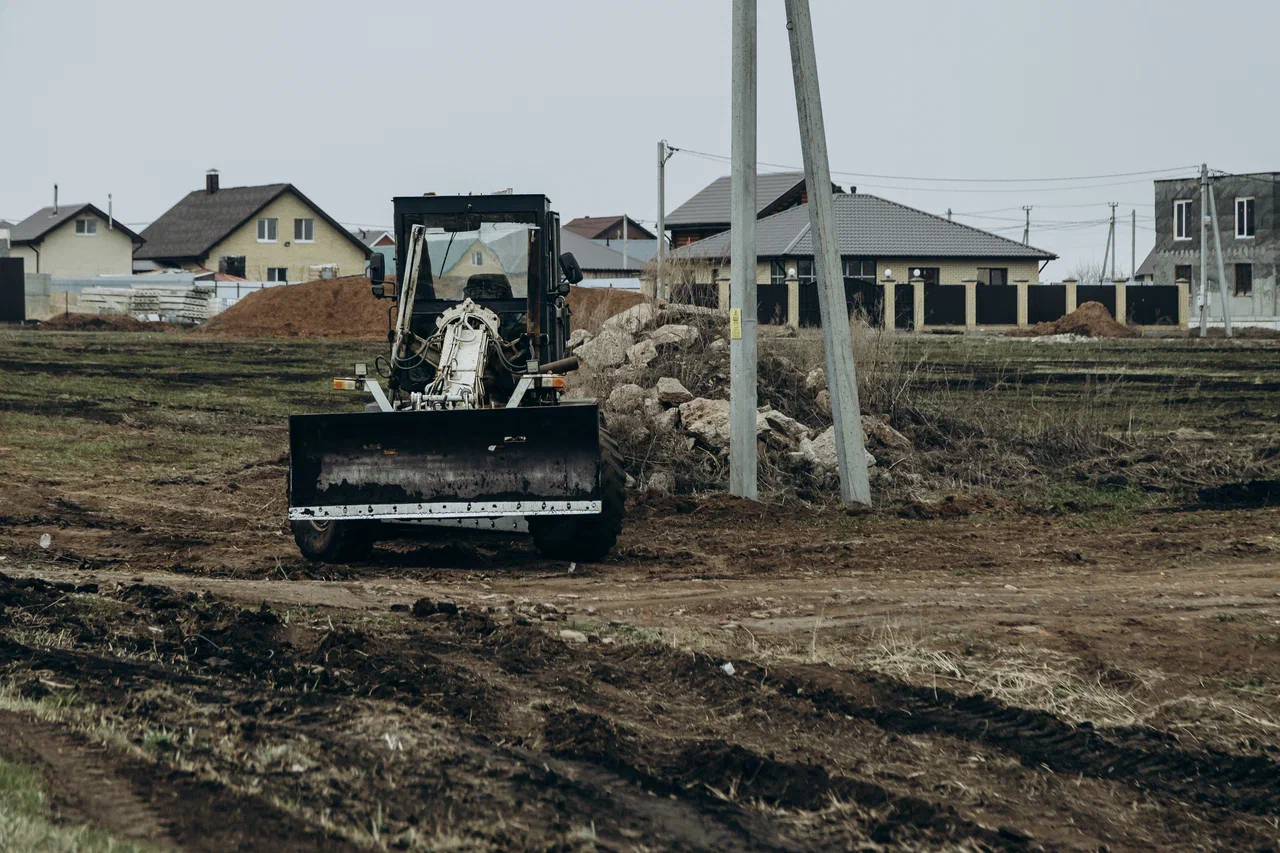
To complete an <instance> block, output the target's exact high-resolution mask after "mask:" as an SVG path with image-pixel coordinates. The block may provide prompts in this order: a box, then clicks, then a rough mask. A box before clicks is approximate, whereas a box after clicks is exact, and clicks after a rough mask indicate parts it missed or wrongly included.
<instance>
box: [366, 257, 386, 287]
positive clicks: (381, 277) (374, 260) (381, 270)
mask: <svg viewBox="0 0 1280 853" xmlns="http://www.w3.org/2000/svg"><path fill="white" fill-rule="evenodd" d="M386 280H387V256H386V255H384V254H382V253H381V252H374V253H373V254H372V255H371V256H370V257H369V283H370V284H382V283H383V282H384V281H386Z"/></svg>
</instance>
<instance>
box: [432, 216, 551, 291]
mask: <svg viewBox="0 0 1280 853" xmlns="http://www.w3.org/2000/svg"><path fill="white" fill-rule="evenodd" d="M532 231H533V227H532V226H530V225H525V224H522V223H511V222H493V223H489V222H486V223H484V224H482V225H481V226H480V228H479V229H478V230H475V231H456V232H450V231H444V230H442V229H436V228H432V229H429V230H428V232H427V239H426V242H425V246H424V249H425V250H426V257H425V258H424V259H423V262H422V266H421V268H420V269H421V271H422V273H425V272H426V271H427V268H428V266H429V267H430V270H431V275H430V278H427V277H426V276H422V278H421V279H420V280H422V281H430V282H432V288H433V290H434V291H435V298H436V299H451V300H461V299H463V298H465V297H468V296H469V297H471V298H472V299H524V298H525V297H526V296H527V295H528V287H529V240H530V239H531V237H532V234H531V232H532Z"/></svg>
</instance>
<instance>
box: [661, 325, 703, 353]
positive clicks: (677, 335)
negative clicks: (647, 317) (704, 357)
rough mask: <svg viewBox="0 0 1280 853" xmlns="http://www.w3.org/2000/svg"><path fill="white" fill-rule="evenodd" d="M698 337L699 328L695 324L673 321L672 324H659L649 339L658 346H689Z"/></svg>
mask: <svg viewBox="0 0 1280 853" xmlns="http://www.w3.org/2000/svg"><path fill="white" fill-rule="evenodd" d="M697 339H698V330H697V329H695V328H694V327H693V326H686V325H683V324H681V323H673V324H672V325H670V326H659V327H658V328H656V329H654V331H653V334H651V335H649V340H651V341H653V342H654V344H656V345H657V346H660V347H661V346H678V347H682V346H687V345H688V344H691V343H693V342H694V341H696V340H697Z"/></svg>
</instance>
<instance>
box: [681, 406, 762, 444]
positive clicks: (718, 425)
mask: <svg viewBox="0 0 1280 853" xmlns="http://www.w3.org/2000/svg"><path fill="white" fill-rule="evenodd" d="M680 423H681V424H682V425H683V426H684V430H685V432H687V433H689V434H690V435H692V436H694V437H696V438H698V439H700V440H701V441H702V442H703V443H704V444H706V445H707V446H708V447H711V448H713V449H716V450H718V449H720V448H722V447H728V446H729V401H728V400H708V399H706V398H705V397H699V398H698V399H696V400H690V401H689V402H687V403H681V404H680ZM769 430H770V427H769V423H768V421H766V420H765V415H764V414H763V413H760V412H757V413H756V438H759V437H760V436H762V435H764V434H765V433H767V432H769Z"/></svg>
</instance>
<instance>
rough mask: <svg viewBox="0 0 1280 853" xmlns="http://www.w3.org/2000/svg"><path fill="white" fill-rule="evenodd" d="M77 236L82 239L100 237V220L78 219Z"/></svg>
mask: <svg viewBox="0 0 1280 853" xmlns="http://www.w3.org/2000/svg"><path fill="white" fill-rule="evenodd" d="M76 234H78V235H79V236H81V237H96V236H98V220H96V219H77V220H76Z"/></svg>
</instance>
